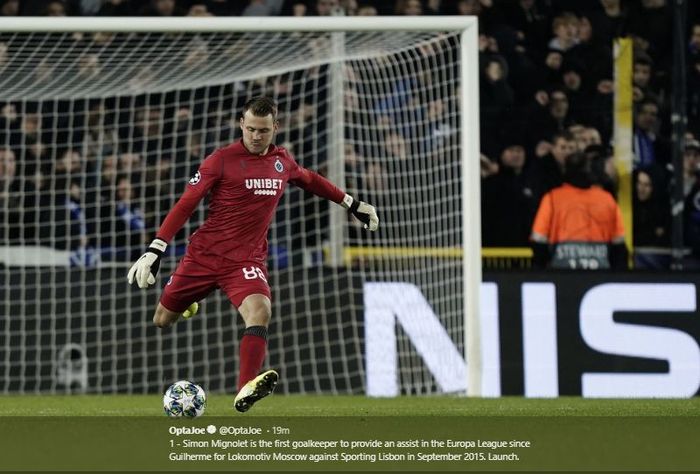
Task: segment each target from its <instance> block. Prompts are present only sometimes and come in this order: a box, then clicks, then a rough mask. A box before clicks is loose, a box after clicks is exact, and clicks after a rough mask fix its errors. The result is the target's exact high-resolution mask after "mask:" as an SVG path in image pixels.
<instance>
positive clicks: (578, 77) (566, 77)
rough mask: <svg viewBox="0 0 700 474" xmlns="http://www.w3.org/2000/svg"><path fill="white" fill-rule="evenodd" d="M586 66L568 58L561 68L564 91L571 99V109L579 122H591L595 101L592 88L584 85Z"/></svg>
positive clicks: (572, 114)
mask: <svg viewBox="0 0 700 474" xmlns="http://www.w3.org/2000/svg"><path fill="white" fill-rule="evenodd" d="M584 69H585V68H584V66H583V65H581V64H579V63H578V61H575V60H568V61H566V62H565V63H564V65H563V66H562V68H561V71H562V84H563V89H564V93H565V94H566V97H567V99H568V101H569V111H570V114H571V116H572V117H575V118H576V121H577V122H589V114H590V106H591V102H592V101H593V97H592V94H591V90H590V89H587V88H584V87H583V77H584Z"/></svg>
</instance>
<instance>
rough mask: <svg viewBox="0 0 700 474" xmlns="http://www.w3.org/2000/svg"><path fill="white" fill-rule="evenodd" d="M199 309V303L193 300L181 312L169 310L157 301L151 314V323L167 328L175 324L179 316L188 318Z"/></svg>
mask: <svg viewBox="0 0 700 474" xmlns="http://www.w3.org/2000/svg"><path fill="white" fill-rule="evenodd" d="M198 311H199V303H197V302H194V303H192V304H191V305H189V306H188V307H187V309H186V310H185V311H183V312H177V311H170V310H169V309H168V308H166V307H165V306H163V305H162V304H161V303H158V307H157V308H156V312H155V314H154V315H153V324H155V325H156V326H158V327H159V328H167V327H170V326H172V325H173V324H175V321H177V320H178V318H179V317H180V316H182V317H183V318H184V319H189V318H191V317H192V316H194V315H195V314H197V312H198Z"/></svg>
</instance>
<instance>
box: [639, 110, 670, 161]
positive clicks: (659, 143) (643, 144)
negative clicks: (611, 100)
mask: <svg viewBox="0 0 700 474" xmlns="http://www.w3.org/2000/svg"><path fill="white" fill-rule="evenodd" d="M658 115H659V106H658V104H657V103H656V102H654V101H653V100H651V99H644V100H642V101H641V102H640V103H639V104H638V105H637V106H636V107H635V114H634V145H633V148H634V167H635V169H641V168H648V167H662V166H664V165H665V164H666V163H668V161H669V150H670V146H669V144H668V142H667V141H666V140H665V139H664V138H663V137H661V136H659V135H658V134H657V132H658V128H659V120H658Z"/></svg>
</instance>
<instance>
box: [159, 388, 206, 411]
mask: <svg viewBox="0 0 700 474" xmlns="http://www.w3.org/2000/svg"><path fill="white" fill-rule="evenodd" d="M206 407H207V395H206V393H204V389H203V388H202V387H200V386H199V385H197V384H196V383H192V382H190V381H188V380H180V381H178V382H175V383H174V384H172V385H171V386H170V387H168V389H167V390H166V391H165V396H164V397H163V408H164V409H165V414H166V415H168V416H186V417H188V418H195V417H197V416H200V415H201V414H202V413H204V409H205V408H206Z"/></svg>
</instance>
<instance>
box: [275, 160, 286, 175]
mask: <svg viewBox="0 0 700 474" xmlns="http://www.w3.org/2000/svg"><path fill="white" fill-rule="evenodd" d="M275 169H276V170H277V172H278V173H281V172H282V171H284V166H282V162H281V161H280V160H277V161H275Z"/></svg>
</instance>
